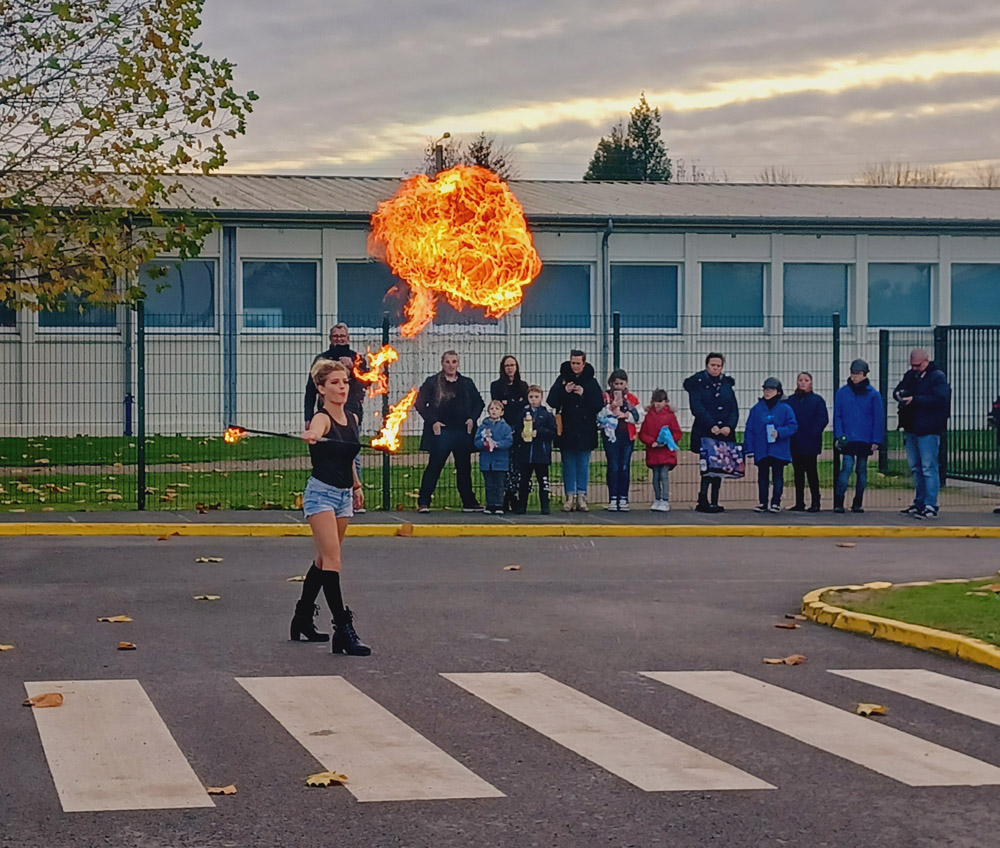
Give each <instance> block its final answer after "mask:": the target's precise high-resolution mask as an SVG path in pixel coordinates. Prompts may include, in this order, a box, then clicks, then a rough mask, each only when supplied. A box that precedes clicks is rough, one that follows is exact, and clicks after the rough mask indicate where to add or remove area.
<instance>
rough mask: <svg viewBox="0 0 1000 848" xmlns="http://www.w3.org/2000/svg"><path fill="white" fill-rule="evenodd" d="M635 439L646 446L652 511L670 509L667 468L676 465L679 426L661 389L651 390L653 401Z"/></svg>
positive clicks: (668, 510) (679, 438)
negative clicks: (651, 486)
mask: <svg viewBox="0 0 1000 848" xmlns="http://www.w3.org/2000/svg"><path fill="white" fill-rule="evenodd" d="M639 440H640V441H641V442H642V443H643V444H644V445H645V446H646V465H647V466H649V468H650V470H651V471H652V476H653V498H654V500H653V505H652V506H651V507H650V509H651V510H654V511H655V512H670V477H669V474H670V469H671V468H674V467H675V466H676V465H677V443H678V442H679V441H680V440H681V427H680V424H678V423H677V416H676V415H674V411H673V410H672V409H671V408H670V404H669V402H668V399H667V393H666V392H665V391H664V390H663V389H656V391H654V392H653V402H652V404H651V405H650V407H649V409H648V410H647V411H646V417H645V418H644V419H643V420H642V427H640V428H639Z"/></svg>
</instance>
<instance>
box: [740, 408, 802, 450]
mask: <svg viewBox="0 0 1000 848" xmlns="http://www.w3.org/2000/svg"><path fill="white" fill-rule="evenodd" d="M768 424H771V425H773V426H774V428H775V429H776V430H777V431H778V438H777V440H776V441H774V442H768V440H767V425H768ZM798 429H799V425H798V423H797V422H796V420H795V413H794V412H793V411H792V408H791V407H790V406H789V405H788V404H787V403H781V402H780V401H779V402H778V403H776V404H775V405H774V406H773V407H768V405H767V401H765V400H763V399H761V400H759V401H757V403H755V404H754V405H753V408H752V409H751V410H750V415H749V416H747V426H746V430H745V431H744V433H743V449H744V450H745V451H746V453H748V454H753V458H754V462H756V463H757V464H758V465H759V464H760V461H761V460H762V459H766V458H768V457H770V458H772V459H780V460H783V461H784V462H791V461H792V434H793V433H795V431H796V430H798Z"/></svg>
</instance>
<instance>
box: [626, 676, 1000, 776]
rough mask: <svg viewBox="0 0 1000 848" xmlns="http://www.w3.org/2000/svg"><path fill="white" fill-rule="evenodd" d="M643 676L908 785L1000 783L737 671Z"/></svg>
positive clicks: (938, 751) (966, 763) (935, 748)
mask: <svg viewBox="0 0 1000 848" xmlns="http://www.w3.org/2000/svg"><path fill="white" fill-rule="evenodd" d="M642 674H643V675H645V676H646V677H649V678H652V679H653V680H658V681H660V682H661V683H666V684H667V685H668V686H673V687H675V688H677V689H680V690H682V691H684V692H687V693H689V694H691V695H694V696H695V697H697V698H701V699H702V700H705V701H708V702H709V703H712V704H715V705H717V706H720V707H722V708H723V709H726V710H729V711H730V712H733V713H736V714H737V715H740V716H743V717H744V718H748V719H750V720H751V721H755V722H757V723H759V724H762V725H764V726H765V727H770V728H771V729H772V730H777V731H778V732H780V733H784V734H786V735H788V736H791V737H792V738H793V739H798V740H799V741H800V742H805V743H806V744H807V745H812V746H813V747H815V748H819V749H820V750H821V751H826V752H828V753H830V754H834V755H836V756H838V757H843V758H844V759H847V760H850V761H852V762H854V763H857V764H859V765H862V766H865V767H866V768H870V769H872V770H873V771H877V772H879V773H880V774H884V775H886V776H887V777H891V778H893V779H894V780H898V781H900V782H901V783H905V784H906V785H908V786H992V785H996V784H1000V768H996V767H995V766H992V765H989V764H988V763H984V762H981V761H980V760H976V759H973V758H972V757H968V756H966V755H965V754H960V753H958V752H957V751H952V750H950V749H949V748H943V747H941V746H940V745H935V744H934V743H932V742H927V741H925V740H923V739H919V738H917V737H916V736H911V735H910V734H908V733H903V732H902V731H901V730H896V729H895V728H893V727H888V726H886V725H883V724H878V723H877V722H875V721H872V720H871V719H869V718H862V717H861V716H859V715H855V714H854V713H849V712H847V711H846V710H842V709H838V708H837V707H832V706H830V705H829V704H824V703H821V702H819V701H816V700H814V699H813V698H807V697H806V696H805V695H800V694H798V693H797V692H790V691H789V690H787V689H782V688H781V687H779V686H772V685H771V684H769V683H763V682H761V681H759V680H755V679H753V678H752V677H746V676H745V675H742V674H737V673H736V672H735V671H644V672H642Z"/></svg>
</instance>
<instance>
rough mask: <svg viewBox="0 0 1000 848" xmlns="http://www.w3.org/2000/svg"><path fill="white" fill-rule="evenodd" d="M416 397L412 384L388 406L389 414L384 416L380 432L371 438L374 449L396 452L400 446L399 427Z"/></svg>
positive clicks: (415, 390) (415, 389) (415, 388)
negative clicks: (395, 402)
mask: <svg viewBox="0 0 1000 848" xmlns="http://www.w3.org/2000/svg"><path fill="white" fill-rule="evenodd" d="M416 399H417V387H416V386H414V387H413V388H412V389H410V391H408V392H407V393H406V396H405V397H404V398H403V399H402V400H401V401H400V402H399V403H397V404H396V405H395V406H390V407H389V414H388V415H386V416H385V424H383V425H382V432H381V433H379V434H378V436H376V437H375V438H374V439H372V447H373V448H375V449H376V450H384V451H388V452H389V453H396V451H398V450H399V448H400V447H401V444H402V443H401V442H400V441H399V428H400V427H401V426H402V425H403V422H404V421H405V420H406V416H407V415H409V414H410V407H411V406H413V402H414V401H415V400H416Z"/></svg>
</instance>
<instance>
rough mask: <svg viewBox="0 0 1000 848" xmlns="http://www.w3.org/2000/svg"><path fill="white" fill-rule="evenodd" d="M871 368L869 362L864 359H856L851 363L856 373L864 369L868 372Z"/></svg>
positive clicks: (852, 369)
mask: <svg viewBox="0 0 1000 848" xmlns="http://www.w3.org/2000/svg"><path fill="white" fill-rule="evenodd" d="M870 370H871V369H870V368H869V367H868V363H867V362H865V361H864V360H863V359H855V360H854V362H852V363H851V373H852V374H856V373H857V372H858V371H863V372H864V373H865V374H867V373H868V372H869V371H870Z"/></svg>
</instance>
